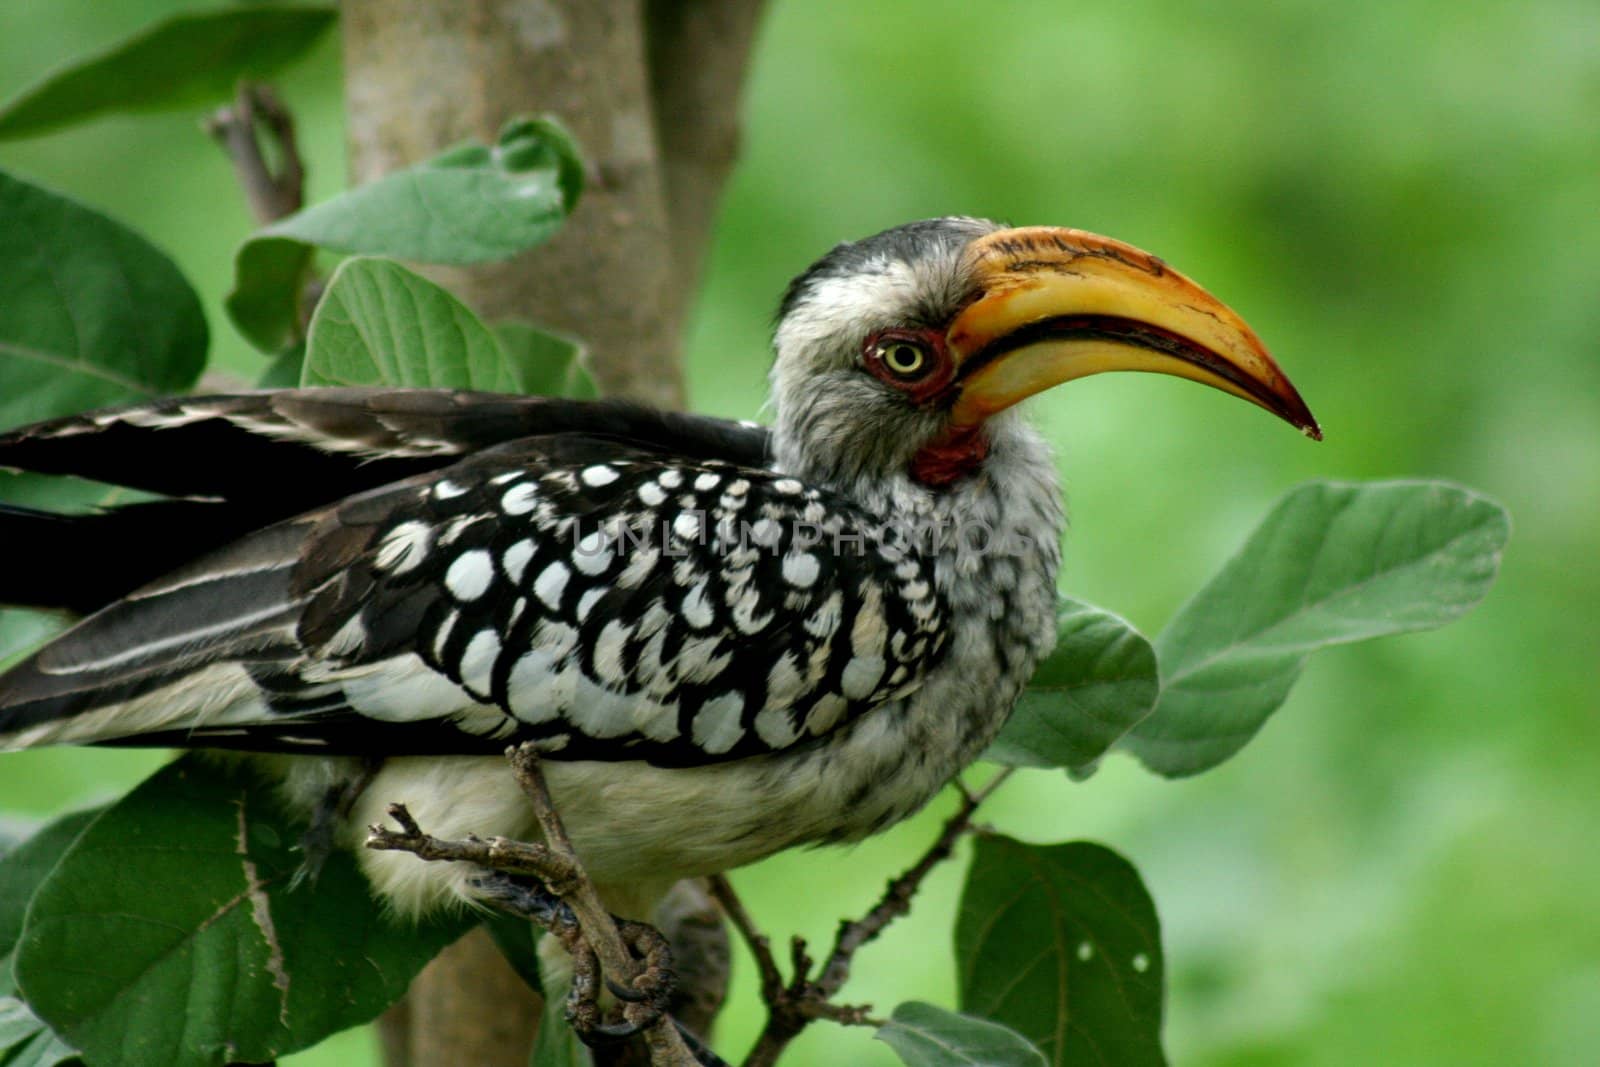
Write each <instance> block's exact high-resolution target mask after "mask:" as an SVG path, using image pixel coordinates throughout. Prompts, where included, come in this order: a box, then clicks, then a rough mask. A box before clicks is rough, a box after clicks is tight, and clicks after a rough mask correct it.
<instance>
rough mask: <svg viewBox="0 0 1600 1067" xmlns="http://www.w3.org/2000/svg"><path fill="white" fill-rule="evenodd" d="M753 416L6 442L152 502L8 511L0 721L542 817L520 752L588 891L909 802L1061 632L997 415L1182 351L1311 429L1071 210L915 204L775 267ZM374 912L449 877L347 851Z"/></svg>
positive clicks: (525, 415) (422, 422) (1054, 496)
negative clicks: (785, 271)
mask: <svg viewBox="0 0 1600 1067" xmlns="http://www.w3.org/2000/svg"><path fill="white" fill-rule="evenodd" d="M774 348H775V359H774V362H773V364H772V370H771V386H772V410H773V413H774V424H773V425H772V427H771V428H770V429H767V428H763V427H760V426H756V425H754V424H750V423H737V422H728V421H723V420H720V419H714V418H707V417H703V416H694V415H682V414H673V413H668V412H661V411H654V410H648V409H644V408H640V407H634V406H629V405H626V404H622V403H615V402H580V401H568V400H557V399H548V398H541V397H531V396H504V395H493V394H483V393H466V392H448V391H435V390H403V389H306V390H300V389H291V390H283V391H268V392H258V393H248V394H241V395H233V396H203V397H178V398H173V399H168V400H164V401H161V402H157V403H147V404H142V405H139V406H135V407H127V408H121V409H117V410H108V411H100V412H95V413H90V414H84V415H78V416H72V417H67V418H62V419H58V420H55V421H52V422H47V423H42V424H39V425H35V426H29V427H25V428H22V429H18V430H13V431H11V432H9V433H7V434H5V435H3V436H0V466H6V467H11V468H16V469H20V470H25V471H37V472H43V473H46V474H55V475H77V476H80V477H84V478H89V479H94V480H97V481H100V482H106V483H111V484H113V485H120V486H127V487H130V488H132V489H136V490H142V491H144V492H145V493H147V494H153V498H152V499H143V500H140V501H138V502H135V503H130V504H126V505H124V506H120V507H113V508H108V509H105V510H101V511H98V512H95V513H90V514H77V515H61V514H53V513H46V512H42V511H33V510H26V509H20V508H15V507H8V508H4V509H3V511H0V543H4V544H5V545H6V546H7V556H8V559H9V561H10V562H9V563H8V564H7V565H6V567H5V569H4V570H3V571H0V601H5V602H9V603H19V604H25V605H32V606H36V607H44V608H56V609H67V610H70V611H72V612H75V613H78V614H81V615H84V616H85V617H84V618H83V619H82V620H81V621H80V622H78V623H77V624H76V625H75V626H73V627H72V628H71V629H69V630H67V631H65V632H64V633H63V634H61V635H60V636H58V637H57V638H55V639H54V640H53V641H51V642H50V643H49V644H47V645H45V646H44V647H43V648H42V649H41V650H39V651H38V652H36V653H35V654H33V655H32V656H30V657H29V658H27V659H25V660H23V661H22V662H20V663H18V664H17V665H16V666H14V667H12V668H11V669H10V671H9V672H8V673H6V674H5V675H4V676H3V677H0V749H13V750H14V749H25V748H30V747H33V746H38V745H50V744H93V745H144V746H162V747H168V746H175V747H182V748H221V749H237V750H244V751H247V752H252V753H259V754H264V755H263V756H262V757H261V758H263V759H266V760H267V761H269V762H271V763H272V764H274V765H276V766H277V768H278V769H279V770H281V772H282V774H283V776H284V779H285V782H286V786H285V788H286V791H287V792H288V794H289V795H291V796H292V797H295V798H298V800H299V801H300V802H302V803H304V804H305V805H306V806H307V807H308V808H309V807H312V806H314V805H315V804H316V803H317V802H318V801H319V800H321V799H323V798H324V797H325V795H326V794H327V792H328V790H329V789H330V787H337V786H338V785H339V784H340V783H342V782H346V781H355V780H359V779H360V778H361V772H362V769H363V767H367V768H368V769H369V770H370V771H371V777H370V780H369V781H367V782H366V785H365V789H364V790H363V791H362V792H361V793H360V795H359V797H357V798H355V799H354V801H353V807H352V808H351V809H350V810H349V811H348V813H347V823H346V824H343V829H341V830H340V831H339V832H340V833H342V834H343V835H345V843H346V844H354V843H355V842H356V841H358V840H359V834H358V833H357V831H356V829H355V828H358V827H362V826H365V825H367V824H371V823H378V822H382V821H383V814H384V805H385V804H387V803H388V802H391V801H396V800H401V801H404V802H405V803H406V804H407V805H408V806H409V808H410V810H411V812H412V813H413V814H414V815H415V817H416V819H417V821H418V822H419V823H420V824H421V825H422V826H424V827H426V828H427V829H428V830H429V831H430V832H432V833H434V834H436V835H438V836H443V837H456V838H459V837H464V836H466V835H468V834H480V835H489V834H499V835H505V836H508V837H513V838H530V837H534V836H536V834H537V831H536V829H535V826H534V821H533V816H532V812H531V811H530V808H529V806H528V804H527V802H526V800H525V798H524V797H523V795H522V794H521V792H520V791H519V789H518V787H517V785H516V783H515V782H514V780H513V776H512V775H511V773H510V772H509V770H508V768H507V765H506V763H505V761H504V759H503V758H502V756H501V753H502V752H503V751H504V750H505V749H506V748H507V746H508V745H511V744H514V743H521V742H533V743H534V744H535V745H537V747H538V748H539V750H540V751H541V752H542V754H543V758H544V773H545V776H546V779H547V781H548V784H549V788H550V790H551V793H552V795H553V797H554V801H555V807H556V808H557V810H558V811H559V813H560V815H561V817H562V818H563V820H564V821H565V824H566V827H567V829H568V831H569V834H570V836H571V839H572V842H573V844H574V846H575V848H576V850H577V852H578V854H579V855H580V857H581V858H582V860H583V862H584V865H585V866H586V868H587V870H588V871H589V873H590V875H591V876H592V877H593V879H594V881H595V882H596V883H597V884H598V885H599V886H601V887H602V891H603V892H605V893H608V894H610V895H609V897H608V902H611V903H612V906H613V908H614V910H618V911H622V912H629V911H631V912H633V913H634V914H636V915H638V914H642V913H644V912H645V911H646V910H647V908H648V905H649V903H650V902H651V901H652V900H653V899H655V898H657V897H658V896H659V895H660V894H661V893H663V892H664V891H665V889H666V888H667V887H668V886H669V885H670V884H671V883H672V882H674V881H676V880H678V879H680V878H683V877H687V876H692V875H700V874H706V873H710V872H716V871H722V870H725V869H728V868H732V867H735V866H738V865H740V864H744V863H748V862H751V861H753V860H756V859H759V858H761V857H763V856H767V855H769V854H771V853H773V852H776V851H778V850H780V849H784V848H787V847H790V846H793V845H797V844H803V843H818V842H839V841H850V840H854V839H859V838H861V837H863V836H866V835H868V834H871V833H873V832H875V831H878V830H881V829H883V828H885V827H887V826H889V825H890V824H892V823H894V822H896V821H897V820H899V819H903V818H905V817H906V816H907V815H910V814H911V813H912V812H914V811H916V810H917V809H919V808H920V807H922V805H923V804H925V803H926V802H927V801H928V800H929V798H930V797H932V796H933V795H934V793H935V792H936V791H937V790H938V789H939V788H940V787H941V786H942V785H944V783H945V782H946V781H947V780H949V779H950V778H951V777H952V776H953V775H954V774H955V773H956V772H958V771H960V770H961V769H962V768H963V767H964V766H966V764H967V763H969V762H970V761H971V760H973V759H974V758H976V757H977V756H978V755H979V753H981V752H982V751H983V750H984V748H985V746H986V745H987V744H988V743H989V742H990V740H991V739H992V738H993V737H994V736H995V734H996V732H997V731H998V730H999V729H1000V727H1001V725H1002V724H1003V723H1004V722H1005V719H1006V717H1007V715H1008V714H1009V712H1010V709H1011V707H1012V704H1013V702H1014V701H1015V700H1016V698H1017V696H1018V694H1019V693H1020V692H1021V690H1022V688H1023V687H1024V685H1025V684H1026V683H1027V681H1028V678H1029V676H1030V674H1031V673H1032V671H1033V669H1034V666H1035V664H1036V663H1037V661H1038V660H1039V658H1040V657H1041V656H1043V655H1044V654H1046V653H1047V652H1048V651H1049V649H1050V647H1051V645H1052V643H1053V641H1054V635H1055V621H1054V620H1055V604H1056V570H1057V565H1058V563H1059V559H1060V547H1059V545H1060V536H1061V533H1062V530H1063V525H1064V521H1065V520H1064V512H1063V507H1062V502H1061V494H1060V490H1059V488H1058V485H1057V479H1056V471H1055V467H1054V465H1053V462H1052V460H1051V457H1050V455H1049V452H1048V450H1047V448H1046V445H1045V442H1044V441H1043V439H1042V438H1041V437H1040V435H1039V434H1038V433H1037V432H1036V431H1034V430H1033V429H1032V428H1030V427H1029V425H1028V424H1027V422H1025V421H1024V419H1023V418H1021V417H1020V415H1019V414H1018V411H1017V410H1016V409H1014V407H1013V405H1015V404H1017V402H1018V401H1020V400H1023V399H1024V398H1026V397H1028V396H1030V395H1032V394H1034V393H1037V392H1039V391H1041V390H1043V389H1046V388H1049V387H1050V386H1053V385H1056V384H1058V383H1061V382H1065V381H1068V380H1070V379H1073V378H1079V377H1083V376H1084V375H1089V374H1097V373H1099V372H1102V371H1112V370H1140V371H1156V372H1160V373H1165V374H1175V375H1179V376H1181V377H1185V378H1190V379H1193V380H1195V381H1198V382H1201V383H1204V384H1206V385H1210V386H1214V387H1216V388H1218V389H1222V390H1224V391H1226V392H1229V393H1233V394H1234V395H1236V396H1239V397H1242V398H1244V399H1246V400H1249V401H1251V402H1253V403H1255V404H1257V405H1259V406H1261V407H1263V408H1265V409H1266V410H1268V411H1269V412H1272V413H1273V414H1276V415H1278V416H1280V417H1282V418H1283V419H1285V420H1287V421H1288V422H1290V423H1292V424H1293V425H1294V426H1296V427H1298V428H1299V429H1300V430H1302V431H1303V432H1305V433H1306V434H1308V435H1310V436H1312V437H1319V436H1320V431H1319V430H1318V428H1317V424H1316V422H1315V420H1314V419H1313V418H1312V415H1311V413H1310V411H1309V410H1307V408H1306V406H1305V404H1304V403H1303V402H1302V401H1301V399H1300V396H1299V395H1298V393H1297V392H1296V390H1295V388H1294V387H1293V386H1292V385H1291V384H1290V383H1289V381H1288V379H1287V378H1286V377H1285V376H1284V375H1283V373H1282V372H1281V371H1280V370H1279V368H1278V366H1277V364H1276V363H1274V361H1273V360H1272V358H1271V357H1270V356H1269V355H1268V353H1267V351H1266V349H1265V348H1264V347H1263V346H1262V344H1261V342H1260V341H1259V340H1258V339H1257V338H1256V336H1255V334H1254V333H1253V332H1252V331H1251V330H1250V328H1249V327H1248V326H1246V325H1245V323H1244V322H1243V321H1242V320H1241V319H1240V318H1239V317H1238V316H1237V315H1236V314H1235V313H1234V312H1233V311H1232V310H1230V309H1229V308H1228V307H1226V306H1225V305H1224V304H1222V303H1221V302H1220V301H1218V300H1217V299H1216V298H1214V297H1212V296H1211V295H1210V294H1208V293H1207V292H1206V291H1205V290H1203V289H1201V288H1200V287H1199V286H1198V285H1196V284H1194V283H1193V282H1191V281H1189V280H1188V279H1187V278H1186V277H1184V276H1183V275H1181V274H1179V273H1177V272H1175V271H1173V270H1172V269H1171V268H1169V267H1168V266H1167V265H1166V264H1165V263H1163V262H1162V261H1161V260H1159V259H1157V258H1155V257H1154V256H1151V255H1148V254H1146V253H1144V252H1141V251H1139V250H1138V249H1135V248H1133V247H1131V246H1129V245H1126V244H1122V243H1120V242H1118V241H1114V240H1110V239H1107V238H1104V237H1098V236H1094V235H1092V234H1088V233H1084V232H1081V231H1078V230H1071V229H1061V228H1050V227H1028V228H1019V229H1013V228H1005V227H1002V226H1000V225H998V224H996V223H993V222H989V221H984V220H980V219H972V218H941V219H934V220H929V221H924V222H916V223H911V224H909V225H905V226H901V227H898V228H896V229H891V230H888V231H885V232H883V233H880V234H878V235H876V236H873V237H869V238H866V239H864V240H861V241H857V242H854V243H848V244H842V245H840V246H838V247H837V248H834V249H833V250H832V251H831V252H829V253H828V254H827V255H825V256H823V258H822V259H821V260H819V261H818V262H817V263H816V264H815V265H813V266H812V267H811V268H810V269H809V270H807V271H806V272H805V273H804V274H802V275H800V276H799V277H798V278H797V279H795V281H794V282H793V283H792V284H791V285H790V286H789V288H788V291H787V293H786V294H785V295H784V297H783V301H782V305H781V308H780V312H779V317H778V321H777V327H776V333H775V340H774ZM357 851H358V853H359V855H360V863H361V865H362V867H363V868H364V870H365V873H366V874H367V876H368V877H369V878H370V880H371V881H372V883H373V885H374V887H375V888H376V889H377V890H378V892H379V893H380V894H381V895H382V896H384V897H386V898H387V899H388V900H389V901H391V902H392V903H393V904H394V906H395V907H396V909H397V910H399V911H400V912H402V913H411V914H415V913H419V912H422V911H424V910H426V909H428V908H430V907H434V906H437V905H440V904H442V903H445V902H447V901H449V900H451V899H452V897H455V896H464V897H468V898H470V897H471V896H472V894H473V893H474V891H475V890H474V887H473V879H474V877H475V876H476V875H477V874H479V873H481V872H477V871H475V870H473V869H471V868H468V867H466V866H465V865H462V864H429V863H423V862H421V861H419V860H417V859H416V858H415V857H413V856H410V855H407V854H403V853H397V852H372V851H366V850H361V849H357Z"/></svg>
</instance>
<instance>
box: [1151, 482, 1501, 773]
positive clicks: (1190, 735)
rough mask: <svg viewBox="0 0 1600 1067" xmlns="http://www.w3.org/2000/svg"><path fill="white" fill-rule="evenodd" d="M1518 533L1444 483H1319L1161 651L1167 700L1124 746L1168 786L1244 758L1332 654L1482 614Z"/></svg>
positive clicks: (1179, 619) (1275, 513) (1238, 561)
mask: <svg viewBox="0 0 1600 1067" xmlns="http://www.w3.org/2000/svg"><path fill="white" fill-rule="evenodd" d="M1510 534H1511V520H1510V517H1509V516H1508V515H1507V514H1506V511H1505V509H1504V508H1502V507H1500V505H1498V504H1496V503H1495V502H1494V501H1492V500H1489V499H1488V498H1487V497H1484V496H1481V495H1479V494H1477V493H1475V492H1473V491H1471V490H1470V489H1464V488H1461V487H1460V486H1455V485H1449V484H1446V483H1444V482H1377V483H1369V484H1351V483H1339V482H1312V483H1310V484H1308V485H1303V486H1300V487H1299V488H1297V489H1294V490H1293V491H1291V492H1290V493H1288V494H1287V495H1285V496H1284V497H1283V499H1282V500H1280V501H1279V502H1278V504H1277V506H1276V507H1274V508H1273V509H1272V512H1271V513H1270V514H1269V515H1268V516H1267V518H1266V519H1265V521H1263V522H1262V524H1261V525H1260V526H1259V527H1257V528H1256V531H1255V532H1254V533H1252V534H1251V535H1250V539H1249V540H1248V541H1246V542H1245V545H1244V547H1243V548H1241V549H1240V550H1239V552H1238V554H1237V555H1235V556H1234V557H1233V559H1231V560H1229V561H1228V563H1227V565H1226V566H1224V567H1223V569H1222V570H1221V572H1220V573H1218V574H1217V576H1216V577H1215V578H1213V579H1212V580H1211V581H1210V582H1209V583H1208V584H1207V585H1206V586H1205V588H1203V589H1201V590H1200V592H1199V593H1197V594H1196V595H1195V597H1194V599H1192V600H1190V601H1189V602H1188V603H1187V604H1185V605H1184V606H1183V607H1182V608H1181V609H1180V610H1179V611H1178V614H1177V616H1176V617H1175V618H1174V619H1173V620H1172V622H1171V623H1170V624H1169V625H1168V626H1167V628H1166V629H1165V630H1164V631H1162V633H1161V635H1160V636H1159V637H1158V638H1157V639H1156V654H1157V656H1158V657H1159V659H1160V661H1161V673H1162V691H1161V699H1160V701H1159V702H1158V703H1157V705H1156V710H1155V711H1154V712H1152V713H1151V714H1150V716H1149V717H1148V718H1146V719H1145V720H1144V721H1143V722H1141V723H1139V725H1138V726H1137V727H1135V728H1134V730H1133V732H1132V733H1131V734H1130V735H1129V736H1128V737H1127V738H1126V739H1125V741H1124V744H1125V745H1126V746H1127V747H1128V748H1130V749H1131V750H1132V751H1133V752H1134V753H1135V754H1136V755H1137V756H1138V757H1139V758H1140V759H1141V760H1143V761H1144V763H1145V765H1146V766H1148V767H1149V768H1150V769H1151V770H1153V771H1156V772H1157V773H1160V774H1164V775H1167V776H1169V777H1179V776H1183V775H1190V774H1198V773H1199V772H1201V771H1203V770H1206V769H1208V768H1210V767H1214V766H1216V765H1217V764H1219V763H1221V762H1222V761H1223V760H1225V759H1227V758H1228V757H1229V756H1232V755H1233V754H1234V753H1235V752H1237V751H1238V750H1239V749H1241V748H1243V747H1244V745H1245V743H1246V742H1248V741H1249V740H1250V738H1252V737H1253V736H1255V733H1256V731H1257V730H1259V729H1261V726H1262V724H1263V723H1265V722H1266V720H1267V717H1268V716H1270V715H1271V714H1272V713H1273V712H1274V711H1276V710H1277V709H1278V707H1279V705H1281V704H1282V703H1283V701H1284V699H1285V698H1286V697H1287V696H1288V695H1289V689H1290V687H1291V686H1293V685H1294V682H1295V679H1296V678H1298V677H1299V676H1300V671H1301V669H1302V668H1303V667H1304V666H1305V662H1306V660H1307V658H1308V657H1310V655H1311V654H1312V653H1313V652H1315V651H1317V650H1318V649H1319V648H1327V647H1329V646H1332V645H1343V644H1349V643H1351V642H1354V641H1365V640H1368V639H1370V638H1374V637H1383V636H1385V635H1388V634H1398V633H1408V632H1411V631H1416V630H1431V629H1434V628H1436V627H1439V626H1443V625H1444V624H1446V623H1448V622H1451V621H1453V620H1455V619H1458V618H1460V617H1461V616H1462V615H1464V614H1466V613H1467V612H1468V611H1470V610H1471V609H1472V608H1473V607H1474V606H1475V605H1476V604H1477V603H1478V601H1480V600H1482V599H1483V597H1484V594H1486V593H1487V592H1488V591H1489V586H1490V585H1491V584H1492V583H1493V582H1494V578H1495V573H1496V572H1497V570H1498V569H1499V566H1500V555H1501V552H1502V551H1503V550H1504V549H1505V545H1506V541H1507V539H1508V538H1509V537H1510Z"/></svg>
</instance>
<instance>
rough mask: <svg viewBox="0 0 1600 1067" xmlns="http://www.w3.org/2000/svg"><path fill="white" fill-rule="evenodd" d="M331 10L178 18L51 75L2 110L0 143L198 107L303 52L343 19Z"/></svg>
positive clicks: (262, 8)
mask: <svg viewBox="0 0 1600 1067" xmlns="http://www.w3.org/2000/svg"><path fill="white" fill-rule="evenodd" d="M337 17H338V16H337V12H336V10H335V9H334V8H333V7H331V6H325V5H318V6H308V5H304V4H293V5H291V4H270V3H266V4H250V5H248V6H246V5H243V4H238V5H234V6H230V7H221V8H217V9H215V10H212V11H190V12H185V13H183V14H178V15H174V16H172V17H171V18H167V19H164V20H162V21H161V22H158V23H156V24H155V25H153V26H150V27H148V28H146V29H143V30H141V31H139V32H138V33H136V34H134V35H133V36H132V37H129V38H127V39H126V40H123V41H120V42H118V43H117V44H114V45H112V46H111V47H110V48H107V49H106V50H105V51H103V52H98V53H96V54H95V55H92V56H87V57H85V58H83V59H77V60H73V61H72V62H70V63H68V64H66V65H65V66H62V67H59V68H57V69H56V70H53V71H51V72H50V73H49V74H47V75H45V77H44V78H43V79H42V80H40V81H39V82H36V83H35V84H33V85H31V86H29V87H28V88H26V89H24V90H23V91H22V92H21V93H19V94H17V95H16V96H15V97H13V98H12V99H11V100H9V101H7V102H6V103H5V104H4V105H0V140H3V139H7V138H13V137H28V136H31V135H33V134H38V133H44V132H46V131H48V130H52V129H55V128H56V127H58V126H65V125H67V124H68V123H73V122H81V121H83V120H84V119H88V118H93V117H94V116H96V115H101V114H104V113H106V112H109V111H152V110H156V109H160V108H175V107H194V106H196V105H201V104H207V103H211V102H213V101H220V100H224V99H226V98H228V97H229V96H231V95H232V94H233V91H234V86H235V85H236V84H237V83H238V81H239V79H240V78H247V77H261V76H263V75H266V74H270V73H271V72H273V71H275V70H277V69H278V68H279V67H282V66H283V65H285V64H286V63H288V62H290V61H291V60H293V59H295V58H296V57H298V56H300V55H301V54H303V53H304V52H305V51H306V50H307V49H308V48H310V47H311V45H312V44H313V43H315V42H316V39H317V38H318V37H319V36H320V35H321V34H322V32H323V31H324V30H326V29H327V28H328V27H329V26H331V25H333V22H334V19H335V18H337Z"/></svg>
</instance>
